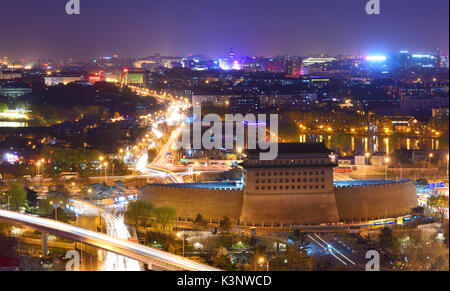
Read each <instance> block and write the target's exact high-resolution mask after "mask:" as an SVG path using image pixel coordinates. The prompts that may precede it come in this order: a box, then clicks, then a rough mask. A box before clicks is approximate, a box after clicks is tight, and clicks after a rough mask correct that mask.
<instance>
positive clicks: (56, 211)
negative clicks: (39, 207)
mask: <svg viewBox="0 0 450 291" xmlns="http://www.w3.org/2000/svg"><path fill="white" fill-rule="evenodd" d="M50 205H51V206H53V201H50ZM55 220H58V206H57V205H55Z"/></svg>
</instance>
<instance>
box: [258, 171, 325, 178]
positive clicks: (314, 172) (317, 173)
mask: <svg viewBox="0 0 450 291" xmlns="http://www.w3.org/2000/svg"><path fill="white" fill-rule="evenodd" d="M308 175H310V176H312V175H315V176H318V175H325V171H299V172H283V171H281V172H256V177H265V176H268V177H270V176H308Z"/></svg>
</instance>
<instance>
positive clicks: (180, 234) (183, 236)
mask: <svg viewBox="0 0 450 291" xmlns="http://www.w3.org/2000/svg"><path fill="white" fill-rule="evenodd" d="M177 237H182V238H183V258H184V239H185V235H184V230H183V231H182V232H181V231H180V232H178V233H177Z"/></svg>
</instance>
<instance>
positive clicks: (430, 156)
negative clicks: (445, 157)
mask: <svg viewBox="0 0 450 291" xmlns="http://www.w3.org/2000/svg"><path fill="white" fill-rule="evenodd" d="M432 157H434V155H433V153H430V154H429V155H428V167H429V168H431V158H432Z"/></svg>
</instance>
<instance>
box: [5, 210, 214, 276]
mask: <svg viewBox="0 0 450 291" xmlns="http://www.w3.org/2000/svg"><path fill="white" fill-rule="evenodd" d="M0 220H4V221H8V222H13V223H19V224H22V225H26V226H30V227H33V228H35V229H38V230H40V231H42V232H48V233H52V234H54V235H57V236H61V237H64V238H67V239H70V240H74V241H78V242H81V243H85V244H87V245H91V246H93V247H97V248H100V249H103V250H105V251H109V252H113V253H116V254H119V255H122V256H125V257H128V258H130V259H134V260H137V261H139V262H142V263H144V264H148V266H149V268H150V269H159V270H168V271H179V270H187V271H220V270H219V269H217V268H214V267H211V266H208V265H205V264H201V263H197V262H194V261H192V260H189V259H185V258H183V257H180V256H177V255H174V254H171V253H167V252H163V251H160V250H157V249H154V248H150V247H147V246H143V245H140V244H136V243H133V242H129V241H127V240H123V239H118V238H114V237H111V236H109V235H106V234H103V233H98V232H94V231H90V230H87V229H83V228H80V227H76V226H72V225H69V224H66V223H62V222H58V221H55V220H51V219H45V218H40V217H35V216H31V215H25V214H20V213H17V212H12V211H6V210H0Z"/></svg>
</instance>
